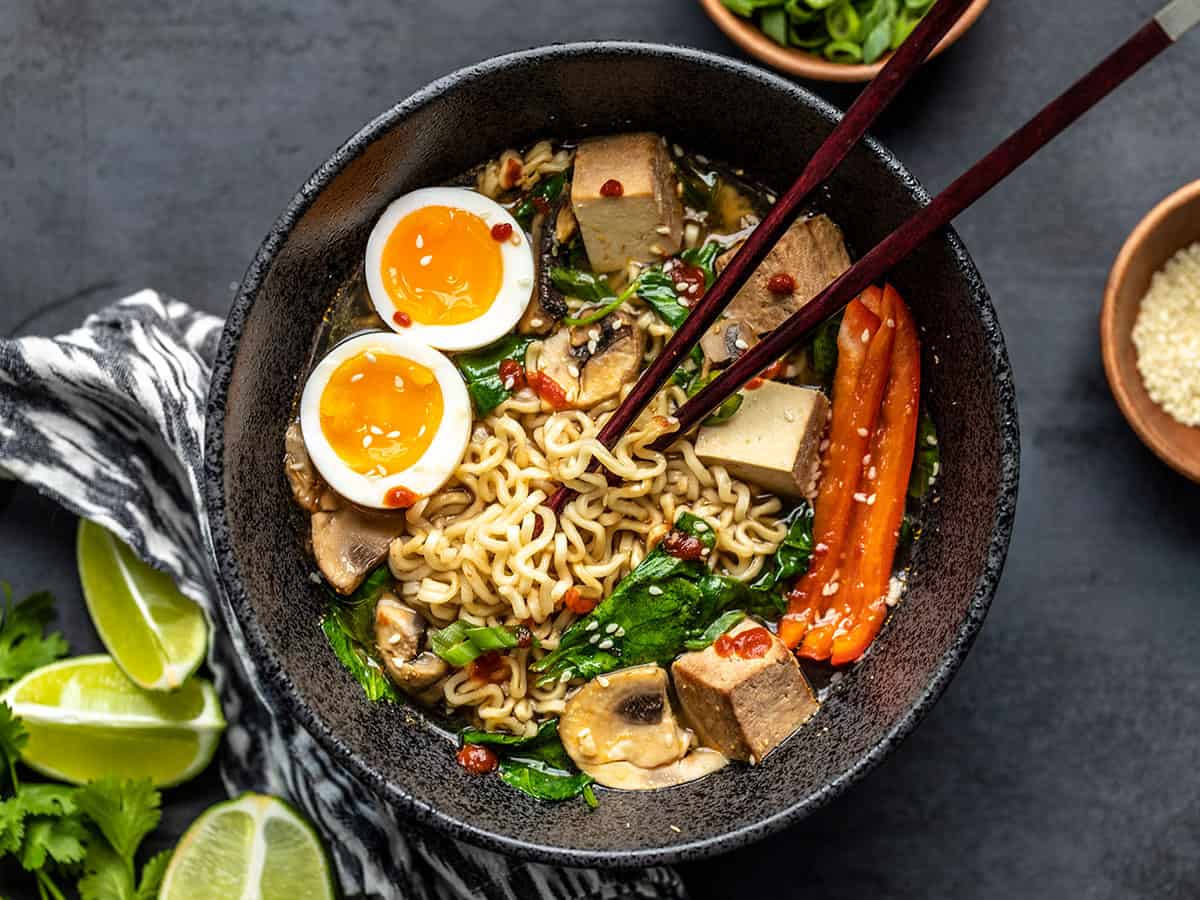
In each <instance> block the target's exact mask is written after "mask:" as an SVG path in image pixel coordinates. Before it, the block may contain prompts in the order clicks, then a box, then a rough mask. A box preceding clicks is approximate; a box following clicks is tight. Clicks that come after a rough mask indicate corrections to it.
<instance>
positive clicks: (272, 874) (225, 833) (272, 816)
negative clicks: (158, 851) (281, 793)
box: [158, 794, 335, 900]
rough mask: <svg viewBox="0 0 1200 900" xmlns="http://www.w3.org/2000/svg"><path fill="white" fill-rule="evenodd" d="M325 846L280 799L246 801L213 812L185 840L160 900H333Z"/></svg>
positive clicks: (241, 799) (252, 796)
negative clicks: (226, 899)
mask: <svg viewBox="0 0 1200 900" xmlns="http://www.w3.org/2000/svg"><path fill="white" fill-rule="evenodd" d="M334 896H335V895H334V890H333V878H332V877H331V875H330V871H329V861H328V860H327V859H326V857H325V850H324V849H323V848H322V846H321V841H320V839H319V838H318V837H317V835H316V832H314V831H313V829H312V826H311V825H309V824H308V822H306V821H305V820H304V819H303V818H301V817H300V816H299V815H298V814H297V813H296V811H295V810H293V809H292V808H291V807H290V806H288V805H287V804H286V803H284V802H283V801H282V800H277V799H275V798H274V797H264V796H263V795H262V794H243V795H242V796H240V797H238V798H237V799H236V800H230V801H229V802H227V803H218V804H217V805H216V806H214V807H212V808H211V809H209V810H207V811H206V812H205V813H204V814H203V815H202V816H200V818H198V819H197V820H196V821H195V822H193V823H192V826H191V827H190V828H189V829H188V830H187V833H185V834H184V836H183V838H182V839H180V841H179V846H178V847H176V848H175V854H174V855H173V856H172V857H171V862H170V863H169V864H168V865H167V872H166V875H164V876H163V882H162V888H161V889H160V891H159V894H158V897H159V900H208V898H211V897H230V898H239V900H326V898H329V900H332V898H333V897H334Z"/></svg>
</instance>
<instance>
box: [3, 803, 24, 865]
mask: <svg viewBox="0 0 1200 900" xmlns="http://www.w3.org/2000/svg"><path fill="white" fill-rule="evenodd" d="M24 838H25V809H24V807H22V806H21V802H20V801H19V800H18V799H17V798H16V797H10V798H9V799H7V800H4V801H3V802H0V856H4V855H5V854H8V853H17V852H19V851H20V849H21V841H22V840H24Z"/></svg>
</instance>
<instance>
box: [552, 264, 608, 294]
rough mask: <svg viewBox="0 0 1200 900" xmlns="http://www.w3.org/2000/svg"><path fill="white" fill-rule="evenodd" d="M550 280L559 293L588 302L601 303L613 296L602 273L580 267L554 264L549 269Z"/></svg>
mask: <svg viewBox="0 0 1200 900" xmlns="http://www.w3.org/2000/svg"><path fill="white" fill-rule="evenodd" d="M550 281H551V282H553V284H554V286H555V287H556V288H557V289H558V290H559V292H560V293H563V294H566V295H567V296H568V297H577V298H578V299H580V300H586V301H587V302H589V303H603V302H604V301H605V300H609V299H611V298H612V297H613V290H612V288H610V287H609V286H608V279H606V278H605V277H604V276H603V275H595V274H593V273H591V272H585V271H583V270H582V269H569V268H567V267H566V266H554V267H553V268H551V269H550Z"/></svg>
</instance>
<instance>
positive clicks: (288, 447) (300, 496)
mask: <svg viewBox="0 0 1200 900" xmlns="http://www.w3.org/2000/svg"><path fill="white" fill-rule="evenodd" d="M283 473H284V474H285V475H286V476H287V480H288V484H290V485H291V487H292V496H293V497H295V498H296V502H297V503H299V504H300V506H302V507H303V508H304V509H305V510H307V511H308V512H316V511H317V509H318V507H319V504H320V502H321V492H322V491H323V490H324V489H325V488H324V486H323V485H322V484H321V476H319V475H318V474H317V469H316V467H315V466H314V465H313V463H312V459H311V458H310V457H309V455H308V448H307V447H305V446H304V436H303V435H302V434H301V433H300V423H299V422H292V423H291V424H290V425H288V427H287V431H286V432H284V435H283Z"/></svg>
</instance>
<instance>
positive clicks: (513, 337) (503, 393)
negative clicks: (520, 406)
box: [454, 334, 534, 416]
mask: <svg viewBox="0 0 1200 900" xmlns="http://www.w3.org/2000/svg"><path fill="white" fill-rule="evenodd" d="M533 340H534V339H533V338H530V337H524V336H523V335H519V334H510V335H508V336H507V337H503V338H501V339H500V340H498V341H496V343H494V344H489V345H488V346H487V347H483V348H481V349H479V350H472V351H471V352H470V353H460V354H458V355H457V356H455V357H454V364H455V365H456V366H458V371H459V372H461V373H462V377H463V380H464V381H466V383H467V393H468V394H469V395H470V397H471V403H472V404H473V405H474V407H475V412H476V413H478V414H479V415H481V416H486V415H487V414H488V413H490V412H491V411H492V410H493V409H495V408H496V407H497V406H499V405H500V404H501V403H503V402H504V401H505V400H507V399H508V398H509V397H511V396H512V391H511V390H510V389H509V388H508V387H506V386H505V384H504V379H502V378H501V377H500V364H501V363H503V362H504V361H505V360H506V359H511V360H513V361H514V362H516V363H518V364H519V365H520V366H521V368H522V370H524V368H525V351H526V350H528V349H529V345H530V344H532V343H533Z"/></svg>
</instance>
